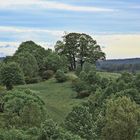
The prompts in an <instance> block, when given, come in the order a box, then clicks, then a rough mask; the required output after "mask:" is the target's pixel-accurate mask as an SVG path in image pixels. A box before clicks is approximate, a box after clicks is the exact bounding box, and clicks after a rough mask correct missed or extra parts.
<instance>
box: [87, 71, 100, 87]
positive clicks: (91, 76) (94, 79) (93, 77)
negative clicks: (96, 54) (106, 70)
mask: <svg viewBox="0 0 140 140" xmlns="http://www.w3.org/2000/svg"><path fill="white" fill-rule="evenodd" d="M87 81H88V83H89V84H93V85H94V84H100V76H99V75H98V74H97V73H96V71H90V72H89V73H88V75H87Z"/></svg>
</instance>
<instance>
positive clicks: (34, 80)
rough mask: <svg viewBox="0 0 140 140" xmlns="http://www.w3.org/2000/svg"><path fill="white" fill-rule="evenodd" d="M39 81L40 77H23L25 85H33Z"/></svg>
mask: <svg viewBox="0 0 140 140" xmlns="http://www.w3.org/2000/svg"><path fill="white" fill-rule="evenodd" d="M40 81H41V77H39V76H37V77H33V78H30V77H25V82H26V84H34V83H39V82H40Z"/></svg>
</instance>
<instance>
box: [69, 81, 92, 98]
mask: <svg viewBox="0 0 140 140" xmlns="http://www.w3.org/2000/svg"><path fill="white" fill-rule="evenodd" d="M72 87H73V89H74V90H75V91H76V92H77V93H78V94H77V97H78V98H84V97H88V96H89V95H90V92H89V89H90V88H89V86H88V85H87V83H86V82H85V81H81V80H80V79H75V80H73V81H72Z"/></svg>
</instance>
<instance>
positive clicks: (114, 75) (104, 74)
mask: <svg viewBox="0 0 140 140" xmlns="http://www.w3.org/2000/svg"><path fill="white" fill-rule="evenodd" d="M98 73H99V75H100V76H102V77H105V78H111V79H117V78H118V77H119V76H121V74H120V73H111V72H98Z"/></svg>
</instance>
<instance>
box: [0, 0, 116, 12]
mask: <svg viewBox="0 0 140 140" xmlns="http://www.w3.org/2000/svg"><path fill="white" fill-rule="evenodd" d="M36 6H37V7H40V8H44V9H55V10H65V11H75V12H112V11H114V10H113V9H110V8H101V7H94V6H76V5H71V4H66V3H61V2H57V1H45V0H5V1H3V0H0V8H8V9H21V8H22V9H23V7H24V8H27V7H28V8H36Z"/></svg>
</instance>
